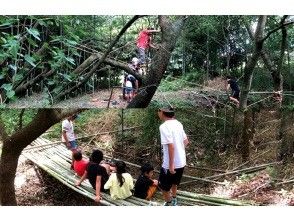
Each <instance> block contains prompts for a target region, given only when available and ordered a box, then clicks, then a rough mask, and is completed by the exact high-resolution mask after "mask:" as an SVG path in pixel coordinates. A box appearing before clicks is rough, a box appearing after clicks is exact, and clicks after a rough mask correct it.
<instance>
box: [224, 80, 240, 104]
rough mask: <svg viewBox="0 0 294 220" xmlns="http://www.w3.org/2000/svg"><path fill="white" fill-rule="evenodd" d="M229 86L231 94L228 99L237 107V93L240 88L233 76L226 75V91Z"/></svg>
mask: <svg viewBox="0 0 294 220" xmlns="http://www.w3.org/2000/svg"><path fill="white" fill-rule="evenodd" d="M230 87H231V90H232V95H230V100H231V101H233V102H234V103H235V104H236V106H237V107H239V98H240V97H239V94H240V89H239V86H238V83H237V81H236V80H235V79H233V77H231V76H227V91H228V90H229V88H230Z"/></svg>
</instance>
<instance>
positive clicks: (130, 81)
mask: <svg viewBox="0 0 294 220" xmlns="http://www.w3.org/2000/svg"><path fill="white" fill-rule="evenodd" d="M124 85H125V94H126V99H127V102H131V101H132V98H133V97H134V95H135V93H136V91H137V90H138V87H139V84H138V80H137V79H136V77H134V76H133V75H132V74H126V75H125V83H124Z"/></svg>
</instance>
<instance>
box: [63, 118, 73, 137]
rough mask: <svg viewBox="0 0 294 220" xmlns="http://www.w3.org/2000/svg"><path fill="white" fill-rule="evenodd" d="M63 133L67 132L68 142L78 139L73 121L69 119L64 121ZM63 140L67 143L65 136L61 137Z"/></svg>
mask: <svg viewBox="0 0 294 220" xmlns="http://www.w3.org/2000/svg"><path fill="white" fill-rule="evenodd" d="M63 131H65V132H66V136H67V139H68V141H74V140H75V139H76V136H75V134H74V127H73V123H72V121H69V120H68V119H65V120H63V121H62V132H63ZM61 140H62V142H65V140H64V137H63V135H61Z"/></svg>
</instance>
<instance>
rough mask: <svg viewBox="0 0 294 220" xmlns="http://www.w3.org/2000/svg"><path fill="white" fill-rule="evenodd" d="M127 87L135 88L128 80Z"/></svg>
mask: <svg viewBox="0 0 294 220" xmlns="http://www.w3.org/2000/svg"><path fill="white" fill-rule="evenodd" d="M126 87H128V88H133V85H132V82H131V81H129V80H127V81H126Z"/></svg>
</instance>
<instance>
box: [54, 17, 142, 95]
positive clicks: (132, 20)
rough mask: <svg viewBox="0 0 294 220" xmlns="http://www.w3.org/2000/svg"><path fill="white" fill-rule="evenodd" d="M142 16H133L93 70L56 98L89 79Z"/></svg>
mask: <svg viewBox="0 0 294 220" xmlns="http://www.w3.org/2000/svg"><path fill="white" fill-rule="evenodd" d="M140 17H141V16H139V15H135V16H134V17H133V18H131V19H130V20H129V21H128V23H127V24H126V25H125V26H124V27H123V28H122V29H121V31H120V32H119V34H118V35H117V36H116V38H115V39H114V40H113V41H112V42H111V44H110V45H109V47H108V49H107V50H106V52H105V53H104V54H103V56H102V57H101V59H99V61H98V63H97V64H96V65H95V66H94V67H93V68H92V70H91V71H90V72H88V73H87V75H86V76H85V78H84V79H83V80H82V81H81V82H79V83H77V84H76V85H75V86H72V84H71V83H70V84H69V85H68V86H69V89H67V90H65V91H64V92H63V93H61V94H59V95H58V96H57V97H56V98H55V99H56V100H59V99H61V98H62V97H63V96H65V95H67V94H68V93H70V92H72V91H73V90H75V89H77V88H79V87H80V86H81V85H83V84H84V83H86V82H87V81H88V79H89V78H90V77H91V75H92V74H93V73H94V71H95V70H96V69H97V68H98V67H99V66H100V65H101V64H102V63H103V62H104V61H105V59H106V57H107V56H108V54H109V53H110V52H111V50H112V48H113V47H114V45H115V44H116V43H117V42H118V41H119V39H120V37H121V36H122V35H123V34H124V33H125V32H126V31H127V29H128V28H129V27H130V26H131V25H132V24H133V23H134V22H135V21H136V20H137V19H139V18H140Z"/></svg>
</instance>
